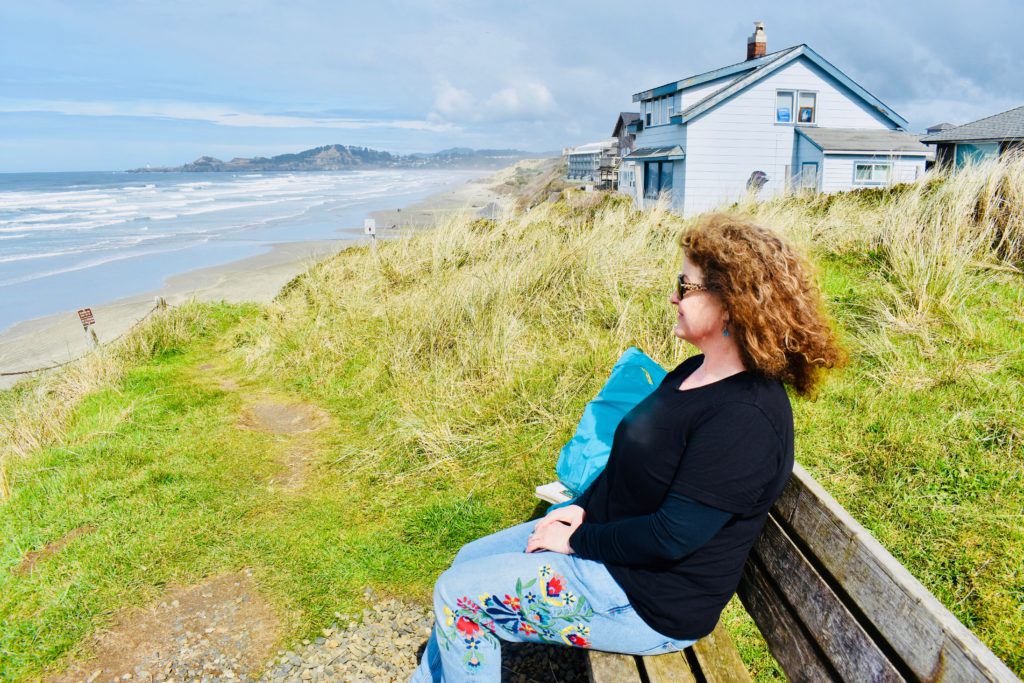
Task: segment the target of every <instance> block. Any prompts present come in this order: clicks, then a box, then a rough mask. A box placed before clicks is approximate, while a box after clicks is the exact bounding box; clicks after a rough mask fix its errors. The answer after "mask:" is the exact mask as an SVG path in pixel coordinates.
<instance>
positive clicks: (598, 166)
mask: <svg viewBox="0 0 1024 683" xmlns="http://www.w3.org/2000/svg"><path fill="white" fill-rule="evenodd" d="M562 153H563V154H564V155H565V157H566V161H567V164H566V174H565V177H566V179H567V180H578V181H582V182H587V183H594V184H597V185H603V186H606V187H612V186H613V185H614V182H615V171H616V170H617V167H618V161H619V141H618V139H617V138H609V139H608V140H601V141H600V142H589V143H587V144H585V145H580V146H579V147H572V148H566V149H565V150H563V152H562Z"/></svg>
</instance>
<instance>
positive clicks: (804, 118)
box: [796, 92, 818, 123]
mask: <svg viewBox="0 0 1024 683" xmlns="http://www.w3.org/2000/svg"><path fill="white" fill-rule="evenodd" d="M817 100H818V94H817V93H813V92H801V93H800V106H799V107H798V108H797V111H796V121H797V123H814V109H815V106H814V105H815V103H816V102H817Z"/></svg>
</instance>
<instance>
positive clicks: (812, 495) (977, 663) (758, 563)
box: [538, 465, 1019, 683]
mask: <svg viewBox="0 0 1024 683" xmlns="http://www.w3.org/2000/svg"><path fill="white" fill-rule="evenodd" d="M553 488H557V487H553ZM557 494H558V491H553V490H552V487H551V485H548V487H538V497H542V498H544V499H545V500H548V501H549V502H560V501H558V500H554V499H555V498H558V497H559V496H558V495H557ZM737 593H738V595H739V598H740V601H741V602H742V603H743V606H744V607H745V608H746V610H747V612H748V613H750V615H751V617H753V619H754V622H755V623H756V624H757V627H758V629H759V630H760V631H761V634H762V635H763V636H764V639H765V641H766V642H767V643H768V648H769V650H770V651H771V653H772V656H774V657H775V659H776V660H777V661H778V662H779V665H780V666H781V667H782V670H783V671H784V672H785V674H786V676H787V678H789V680H791V681H855V682H857V683H861V682H862V681H965V682H967V681H969V682H971V683H974V682H976V681H1018V682H1019V679H1018V678H1017V677H1016V676H1015V675H1014V674H1013V672H1012V671H1010V669H1009V668H1008V667H1007V666H1006V665H1005V664H1004V663H1003V662H1002V661H1001V660H1000V659H999V658H998V657H996V656H995V655H994V654H993V653H992V652H991V650H989V649H988V648H987V647H985V645H984V644H982V642H981V641H980V640H978V638H977V637H976V636H975V635H974V634H973V633H971V631H970V630H968V629H967V627H965V626H964V625H963V624H961V623H960V622H959V621H958V620H957V619H956V617H954V616H953V614H952V613H951V612H950V611H949V610H947V609H946V608H945V607H943V606H942V604H941V603H939V601H938V600H937V599H936V598H935V596H934V595H932V594H931V593H930V592H928V590H927V589H926V588H925V587H924V586H922V585H921V583H920V582H918V581H917V579H915V578H914V577H913V576H911V574H910V572H909V571H907V569H906V568H905V567H903V565H901V564H900V563H899V562H897V561H896V559H895V558H893V556H892V555H890V554H889V553H888V551H886V550H885V548H883V547H882V546H881V545H880V544H879V543H878V541H876V540H875V539H874V538H873V537H872V536H871V535H870V534H869V533H868V532H867V530H865V529H864V527H862V526H861V525H860V524H858V523H857V522H856V520H854V519H853V517H851V516H850V514H849V513H848V512H846V510H844V509H843V508H842V507H841V506H840V505H839V504H838V503H837V502H836V501H835V500H834V499H833V498H832V496H830V495H829V494H828V493H826V492H825V490H824V489H823V488H822V487H821V486H820V485H818V483H817V482H816V481H814V479H813V478H812V477H811V476H810V475H809V474H808V473H807V472H806V471H805V470H804V469H803V468H802V467H800V466H799V465H797V466H796V468H795V469H794V472H793V478H792V479H791V480H790V482H789V484H788V486H787V487H786V489H785V490H784V491H783V493H782V496H781V497H780V498H779V500H778V502H777V503H776V504H775V506H774V507H773V508H772V510H771V513H770V515H769V518H768V521H767V523H766V524H765V528H764V531H762V532H761V535H760V537H759V538H758V540H757V542H756V543H755V544H754V548H753V550H752V551H751V554H750V559H749V560H748V561H747V565H746V567H745V568H744V572H743V578H742V579H741V581H740V585H739V589H738V590H737ZM590 674H591V680H593V681H594V682H595V683H632V682H634V681H635V682H638V683H639V682H641V681H643V682H645V683H662V682H667V681H680V682H689V681H693V682H700V681H706V682H707V683H717V682H719V681H721V682H723V683H724V682H732V681H749V680H750V676H749V674H748V673H747V670H746V668H745V667H744V665H743V663H742V661H741V660H740V657H739V653H738V652H737V651H736V648H735V645H734V644H733V643H732V640H731V639H730V638H729V635H728V634H727V633H726V632H725V630H724V629H723V628H722V625H721V624H719V625H718V627H717V628H716V629H715V631H714V632H713V633H712V634H711V635H709V636H707V637H706V638H703V639H701V640H700V641H698V642H697V644H695V645H694V646H693V647H692V648H688V649H687V650H686V651H685V652H680V653H675V654H668V655H658V656H653V657H634V656H629V655H618V654H609V653H604V652H592V653H590Z"/></svg>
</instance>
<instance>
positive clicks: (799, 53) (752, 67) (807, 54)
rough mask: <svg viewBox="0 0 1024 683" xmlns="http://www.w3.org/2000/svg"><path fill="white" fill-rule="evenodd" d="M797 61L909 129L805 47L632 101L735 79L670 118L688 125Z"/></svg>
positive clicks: (650, 92) (663, 88) (739, 64)
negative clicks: (803, 61) (815, 68)
mask: <svg viewBox="0 0 1024 683" xmlns="http://www.w3.org/2000/svg"><path fill="white" fill-rule="evenodd" d="M800 57H804V58H806V59H808V60H809V61H811V62H812V63H813V64H815V65H816V66H818V67H819V68H820V69H821V70H823V71H824V72H826V73H827V74H829V75H830V76H832V77H833V78H835V79H836V80H837V81H839V82H840V83H841V84H842V85H843V86H844V87H846V88H847V89H848V90H850V91H852V92H853V93H854V94H855V95H857V96H858V97H860V98H861V99H862V100H864V101H865V102H867V104H868V105H870V106H871V107H872V108H873V109H874V110H875V111H877V112H878V113H879V114H881V115H882V116H884V117H885V118H887V119H889V121H891V122H892V123H893V124H894V125H895V126H896V127H897V128H906V127H907V126H909V125H910V124H909V122H908V121H907V120H906V119H905V118H903V117H902V116H900V115H899V114H897V113H896V112H895V111H893V110H892V109H890V108H889V107H888V106H887V105H886V104H885V103H884V102H882V101H881V100H880V99H878V98H877V97H875V96H874V95H872V94H871V93H869V92H868V91H867V90H865V89H864V88H863V87H861V86H860V85H859V84H858V83H857V82H856V81H854V80H853V79H852V78H850V77H849V76H847V75H846V74H844V73H843V72H842V71H840V70H839V69H837V68H836V67H835V66H833V65H832V64H831V63H830V62H829V61H828V60H826V59H825V58H824V57H822V56H821V55H819V54H818V53H817V52H815V51H814V50H812V49H811V48H810V47H808V46H807V45H803V44H801V45H796V46H794V47H789V48H786V49H785V50H779V51H778V52H772V53H770V54H767V55H765V56H764V57H759V58H757V59H751V60H747V61H744V62H737V63H736V64H730V65H729V66H724V67H722V68H720V69H715V70H713V71H707V72H705V73H702V74H698V75H696V76H690V77H689V78H684V79H683V80H681V81H676V82H674V83H668V84H666V85H662V86H659V87H657V88H654V89H652V90H645V91H644V92H639V93H636V94H635V95H633V101H634V102H639V101H641V100H647V99H650V98H652V97H660V96H662V95H670V94H672V93H674V92H677V91H679V90H686V89H687V88H692V87H694V86H697V85H701V84H703V83H708V82H710V81H714V80H718V79H720V78H724V77H727V76H735V78H733V79H732V80H730V81H729V82H728V83H725V84H724V85H723V86H722V87H721V88H719V89H718V90H716V91H714V92H712V93H711V94H709V95H708V96H707V97H705V98H703V99H701V100H699V101H697V102H695V103H693V104H692V105H690V106H689V107H687V108H686V109H684V110H683V111H681V112H679V113H678V114H675V115H674V116H672V117H671V121H672V122H673V123H687V122H689V121H691V120H693V119H695V118H697V117H698V116H700V115H701V114H703V113H704V112H706V111H708V110H709V109H711V108H713V107H715V106H717V105H718V104H720V103H721V102H724V101H725V100H727V99H728V98H730V97H732V96H733V95H735V94H737V93H739V92H740V91H742V90H745V89H746V88H748V87H750V86H751V85H753V84H754V83H756V82H758V81H760V80H761V79H763V78H765V77H766V76H769V75H770V74H772V73H774V72H776V71H778V70H779V69H781V68H782V67H784V66H786V65H787V64H790V63H792V62H793V61H794V60H796V59H799V58H800Z"/></svg>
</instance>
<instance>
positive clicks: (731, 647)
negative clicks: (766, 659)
mask: <svg viewBox="0 0 1024 683" xmlns="http://www.w3.org/2000/svg"><path fill="white" fill-rule="evenodd" d="M693 652H694V654H695V655H697V661H698V662H700V670H701V673H703V674H704V678H705V680H707V683H750V680H751V679H750V674H749V673H748V672H747V667H746V665H745V664H744V663H743V660H742V659H740V653H739V651H738V650H737V649H736V645H735V644H734V643H733V642H732V638H730V637H729V633H728V632H727V631H726V630H725V627H724V626H722V622H721V621H719V622H718V624H717V625H716V626H715V630H714V631H712V632H711V633H710V634H708V635H706V636H704V637H703V638H701V639H700V640H698V641H697V642H696V643H694V645H693Z"/></svg>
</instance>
